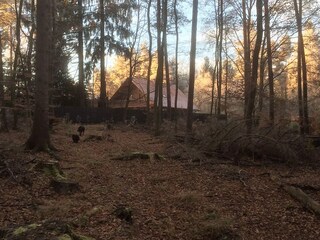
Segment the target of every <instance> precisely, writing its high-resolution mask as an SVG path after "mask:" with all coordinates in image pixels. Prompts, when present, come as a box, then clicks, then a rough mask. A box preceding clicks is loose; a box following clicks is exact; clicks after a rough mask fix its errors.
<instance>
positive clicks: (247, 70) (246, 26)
mask: <svg viewBox="0 0 320 240" xmlns="http://www.w3.org/2000/svg"><path fill="white" fill-rule="evenodd" d="M246 10H247V8H246V0H242V27H243V52H244V57H243V59H244V74H243V75H244V117H245V120H246V123H247V124H248V121H249V120H250V119H248V116H249V117H250V114H249V113H248V101H249V97H250V92H249V90H250V88H249V87H250V76H251V56H250V21H249V20H248V17H247V12H246Z"/></svg>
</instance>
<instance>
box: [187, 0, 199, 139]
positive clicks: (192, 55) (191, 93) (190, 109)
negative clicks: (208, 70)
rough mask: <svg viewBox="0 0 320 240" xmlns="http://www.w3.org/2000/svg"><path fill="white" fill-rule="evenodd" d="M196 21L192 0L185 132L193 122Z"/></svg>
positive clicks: (195, 4) (195, 0) (196, 16)
mask: <svg viewBox="0 0 320 240" xmlns="http://www.w3.org/2000/svg"><path fill="white" fill-rule="evenodd" d="M197 23H198V0H193V9H192V31H191V50H190V73H189V91H188V109H187V134H190V133H191V131H192V122H193V97H194V82H195V71H196V48H197Z"/></svg>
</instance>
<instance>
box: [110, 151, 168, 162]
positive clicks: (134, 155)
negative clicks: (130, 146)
mask: <svg viewBox="0 0 320 240" xmlns="http://www.w3.org/2000/svg"><path fill="white" fill-rule="evenodd" d="M135 159H142V160H162V159H164V157H163V156H161V155H160V154H158V153H143V152H131V153H127V154H124V155H121V156H116V157H113V158H111V160H123V161H128V160H135Z"/></svg>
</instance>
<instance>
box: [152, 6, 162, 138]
mask: <svg viewBox="0 0 320 240" xmlns="http://www.w3.org/2000/svg"><path fill="white" fill-rule="evenodd" d="M161 16H162V15H161V0H157V50H158V69H157V77H156V83H155V95H154V123H155V135H156V136H157V135H160V126H161V121H162V119H161V118H162V99H163V94H162V84H163V44H162V42H161V32H162V31H161V30H162V25H161Z"/></svg>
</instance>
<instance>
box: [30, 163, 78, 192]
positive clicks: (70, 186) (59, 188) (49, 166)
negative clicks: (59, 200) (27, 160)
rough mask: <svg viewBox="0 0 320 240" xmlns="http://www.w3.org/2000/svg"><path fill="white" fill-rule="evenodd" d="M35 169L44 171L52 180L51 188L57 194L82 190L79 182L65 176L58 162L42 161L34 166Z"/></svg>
mask: <svg viewBox="0 0 320 240" xmlns="http://www.w3.org/2000/svg"><path fill="white" fill-rule="evenodd" d="M34 169H36V170H38V171H43V172H44V173H45V174H47V175H48V176H49V177H50V178H51V181H50V186H51V187H52V188H53V189H54V191H55V192H57V193H60V194H70V193H73V192H76V191H79V190H80V185H79V183H78V182H76V181H73V180H70V179H68V178H67V177H66V176H65V174H64V173H63V171H62V170H61V167H60V164H59V162H58V161H45V162H44V161H41V162H38V163H37V164H36V165H35V166H34Z"/></svg>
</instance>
